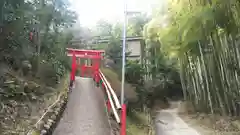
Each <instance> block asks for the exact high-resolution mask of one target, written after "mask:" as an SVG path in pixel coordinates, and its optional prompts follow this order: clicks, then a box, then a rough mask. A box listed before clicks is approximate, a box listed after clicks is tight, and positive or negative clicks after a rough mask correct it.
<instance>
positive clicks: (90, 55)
mask: <svg viewBox="0 0 240 135" xmlns="http://www.w3.org/2000/svg"><path fill="white" fill-rule="evenodd" d="M103 53H104V51H103V50H83V49H72V48H67V56H70V57H72V71H71V76H70V80H71V84H70V85H71V86H72V84H73V82H74V81H75V74H76V70H77V68H78V67H80V71H81V73H80V75H81V76H83V77H84V76H85V75H86V71H87V70H90V71H91V73H92V74H91V75H92V77H93V78H94V79H95V81H96V82H97V83H98V82H99V81H100V77H99V68H100V63H101V60H102V59H103V56H102V54H103ZM77 58H79V59H81V58H85V59H86V58H87V59H90V60H91V61H92V63H91V66H89V65H88V66H87V65H86V64H85V63H81V62H80V61H79V63H77Z"/></svg>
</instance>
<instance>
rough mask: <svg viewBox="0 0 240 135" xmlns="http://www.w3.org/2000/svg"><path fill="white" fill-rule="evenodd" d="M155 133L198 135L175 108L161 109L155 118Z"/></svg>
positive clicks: (158, 134)
mask: <svg viewBox="0 0 240 135" xmlns="http://www.w3.org/2000/svg"><path fill="white" fill-rule="evenodd" d="M156 133H157V135H200V134H199V133H198V132H197V131H196V130H194V129H193V128H191V127H189V126H188V125H187V124H186V123H185V122H184V121H183V120H182V119H181V118H180V117H179V116H178V115H177V108H173V109H166V110H162V111H160V112H159V113H158V115H157V118H156Z"/></svg>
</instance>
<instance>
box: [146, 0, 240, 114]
mask: <svg viewBox="0 0 240 135" xmlns="http://www.w3.org/2000/svg"><path fill="white" fill-rule="evenodd" d="M168 5H169V8H168V11H167V12H166V13H167V19H166V20H165V21H166V22H167V25H165V26H163V25H159V24H157V23H155V20H156V19H158V18H161V17H162V16H157V17H156V18H154V19H153V20H152V21H151V22H150V23H148V25H147V26H146V27H145V29H144V37H145V38H146V39H147V41H148V44H147V47H148V48H151V47H152V46H153V45H152V44H151V43H152V42H154V44H155V43H157V42H159V46H161V47H160V49H159V50H161V51H162V52H164V54H167V55H168V56H169V57H172V58H176V59H178V63H177V65H178V66H179V68H178V69H179V72H180V78H181V85H182V88H183V94H184V97H185V100H189V101H191V102H192V103H193V105H194V107H195V109H196V111H200V112H210V113H221V114H232V115H235V114H236V113H237V112H236V111H237V110H236V102H237V101H238V100H239V98H240V97H239V95H240V94H239V87H240V84H239V83H238V82H239V81H238V80H239V79H238V78H239V74H238V71H239V68H240V67H239V66H236V65H239V61H238V59H239V55H238V54H239V47H238V41H239V37H238V36H236V35H239V17H240V16H239V13H240V7H239V1H238V0H233V1H221V0H210V1H202V0H192V1H186V0H180V1H173V0H172V1H169V3H168ZM166 22H165V23H166ZM160 43H161V44H160ZM155 52H156V51H155ZM154 61H156V60H153V62H154ZM230 65H231V66H230ZM230 67H234V68H230ZM149 70H150V69H149Z"/></svg>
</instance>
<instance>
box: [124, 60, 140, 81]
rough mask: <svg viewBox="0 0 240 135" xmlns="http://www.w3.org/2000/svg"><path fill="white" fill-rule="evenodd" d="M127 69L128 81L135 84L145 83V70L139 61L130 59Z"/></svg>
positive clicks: (126, 76)
mask: <svg viewBox="0 0 240 135" xmlns="http://www.w3.org/2000/svg"><path fill="white" fill-rule="evenodd" d="M125 69H126V72H125V78H126V81H127V82H128V83H131V84H133V85H135V86H137V85H141V86H142V85H143V81H144V78H143V77H144V70H143V68H142V66H141V65H140V64H139V62H138V61H128V62H127V64H126V68H125Z"/></svg>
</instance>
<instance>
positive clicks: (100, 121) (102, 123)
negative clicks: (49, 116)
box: [53, 77, 111, 135]
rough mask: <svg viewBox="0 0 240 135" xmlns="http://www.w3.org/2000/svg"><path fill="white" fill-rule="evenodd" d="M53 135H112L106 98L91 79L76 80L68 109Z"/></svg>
mask: <svg viewBox="0 0 240 135" xmlns="http://www.w3.org/2000/svg"><path fill="white" fill-rule="evenodd" d="M53 135H111V132H110V126H109V122H108V118H107V113H106V108H105V103H104V96H103V93H102V91H101V89H99V88H96V87H95V86H94V84H93V81H92V79H90V78H80V77H77V78H76V83H75V88H74V89H73V90H72V93H71V94H70V97H69V101H68V103H67V107H66V109H65V111H64V114H63V117H62V119H61V120H60V122H59V124H58V126H57V128H56V129H55V131H54V132H53Z"/></svg>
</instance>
